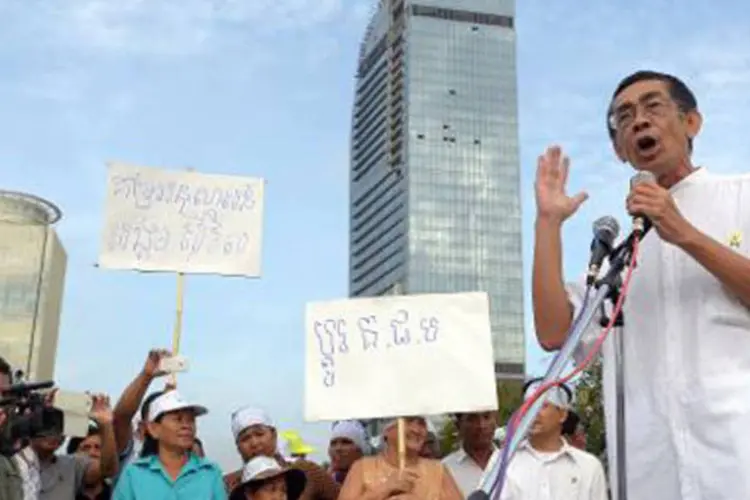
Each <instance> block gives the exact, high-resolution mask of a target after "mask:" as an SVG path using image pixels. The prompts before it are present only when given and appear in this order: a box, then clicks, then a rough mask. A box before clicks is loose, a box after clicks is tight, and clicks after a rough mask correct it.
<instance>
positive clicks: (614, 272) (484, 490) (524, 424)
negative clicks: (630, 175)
mask: <svg viewBox="0 0 750 500" xmlns="http://www.w3.org/2000/svg"><path fill="white" fill-rule="evenodd" d="M643 233H645V231H644V232H643ZM643 233H641V234H643ZM635 238H640V236H639V235H636V234H635V233H633V234H632V235H631V236H630V237H629V238H628V239H627V240H625V241H624V242H622V243H621V244H620V245H619V246H618V247H617V248H615V249H614V250H613V251H612V253H611V254H610V256H609V262H610V266H609V269H608V270H607V274H606V275H605V276H604V277H603V278H602V279H600V280H598V281H597V282H596V284H595V288H596V294H595V295H594V296H593V298H592V299H590V301H589V302H588V303H587V304H586V307H585V308H584V309H583V310H582V311H581V314H580V316H579V317H578V318H577V319H578V321H577V322H576V323H575V324H574V328H573V330H572V331H571V332H570V334H569V335H568V338H567V339H566V340H565V343H564V344H563V346H562V348H561V349H560V352H559V354H558V356H557V358H556V359H555V361H554V362H553V363H552V365H551V366H550V367H549V369H548V370H547V374H546V375H545V377H544V380H543V382H542V385H546V384H548V383H551V382H553V381H555V380H557V379H559V378H560V376H561V375H562V373H563V370H564V369H565V367H566V365H567V364H568V363H569V362H570V361H571V360H572V359H573V354H574V352H575V350H576V348H577V347H578V344H579V343H580V341H581V339H582V338H583V335H584V334H585V333H586V330H587V329H588V327H589V325H591V323H592V322H593V321H594V317H595V316H596V313H597V312H598V311H599V309H600V308H602V307H603V305H604V302H605V301H606V300H608V299H612V298H613V297H615V298H616V297H619V286H620V285H621V284H622V277H621V276H622V272H623V271H624V270H625V268H626V267H627V265H628V264H629V263H630V257H631V254H632V249H633V242H634V240H635ZM616 321H617V320H616ZM607 324H608V323H607ZM615 324H616V323H615ZM605 326H606V324H605ZM613 326H614V325H613ZM620 359H621V358H620ZM617 368H618V373H620V374H621V373H623V370H622V369H620V367H617ZM618 387H619V384H618ZM621 392H622V398H623V404H622V405H620V404H619V401H618V412H619V409H620V408H622V411H623V418H622V420H623V422H622V423H623V424H624V384H623V390H622V391H621ZM547 398H548V395H543V396H541V397H540V398H539V399H537V400H536V401H535V402H534V403H533V404H532V405H531V407H529V410H528V412H527V413H526V415H525V416H524V417H522V418H521V421H520V422H519V423H518V426H517V427H516V429H515V432H513V438H512V440H511V441H510V443H508V444H507V446H508V448H509V449H508V461H509V462H510V460H511V459H512V457H513V455H514V454H515V452H516V450H517V449H518V446H519V445H520V444H521V441H523V440H524V439H525V438H526V434H527V433H528V431H529V429H530V428H531V425H532V424H533V422H534V420H535V419H536V417H537V415H538V414H539V412H540V411H541V409H542V406H543V405H544V403H545V401H546V400H547ZM618 399H619V394H618ZM618 420H619V413H618ZM620 432H622V433H623V434H622V436H620V435H619V433H620ZM624 438H625V436H624V425H620V422H618V441H619V440H620V439H622V441H623V443H624ZM618 445H619V442H618ZM624 453H625V447H624V445H623V446H618V447H617V454H618V460H617V461H618V466H619V464H620V461H621V460H622V464H623V467H624V463H625V462H624V460H625V455H624ZM501 454H502V451H501V450H498V452H497V453H496V455H497V456H499V455H501ZM621 454H622V457H621V456H620V455H621ZM501 462H502V460H500V459H499V458H498V459H497V460H492V461H491V463H490V464H489V465H488V469H487V471H486V472H485V474H484V475H483V476H482V479H481V481H480V484H479V488H478V490H477V491H475V492H474V493H472V494H471V495H470V496H469V499H470V500H474V499H477V500H479V499H489V498H494V496H495V495H496V494H497V488H498V487H499V479H500V467H501V466H502V463H501ZM506 472H507V469H506ZM619 472H620V471H618V475H617V477H618V479H619V478H622V475H621V474H619ZM617 491H618V494H620V492H621V491H622V492H625V482H624V481H623V480H619V481H618V488H617ZM617 500H627V497H626V496H625V493H623V494H622V496H618V498H617Z"/></svg>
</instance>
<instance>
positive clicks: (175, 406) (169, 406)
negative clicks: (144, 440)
mask: <svg viewBox="0 0 750 500" xmlns="http://www.w3.org/2000/svg"><path fill="white" fill-rule="evenodd" d="M180 410H192V412H193V413H194V414H195V416H196V417H200V416H201V415H205V414H206V413H208V409H207V408H206V407H205V406H200V405H196V404H192V403H188V402H187V400H185V399H184V398H183V397H182V396H181V395H180V393H179V392H177V391H168V392H165V393H164V394H162V395H161V396H159V397H158V398H156V399H154V400H153V401H152V402H151V406H149V409H148V420H149V422H154V421H155V420H156V419H157V418H159V417H161V416H162V415H165V414H167V413H172V412H175V411H180Z"/></svg>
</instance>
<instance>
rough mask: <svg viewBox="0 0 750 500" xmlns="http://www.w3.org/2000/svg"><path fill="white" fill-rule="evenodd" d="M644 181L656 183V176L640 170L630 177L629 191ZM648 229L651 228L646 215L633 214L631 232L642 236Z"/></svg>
mask: <svg viewBox="0 0 750 500" xmlns="http://www.w3.org/2000/svg"><path fill="white" fill-rule="evenodd" d="M644 182H650V183H653V184H656V176H655V175H654V174H653V173H652V172H648V171H646V170H641V171H640V172H638V173H637V174H635V175H634V176H633V177H631V178H630V189H631V191H632V189H633V188H634V187H636V186H637V185H638V184H643V183H644ZM649 229H651V221H650V220H648V217H646V216H644V215H643V214H635V216H634V217H633V232H634V233H635V234H636V235H638V236H642V235H644V234H646V232H647V231H648V230H649Z"/></svg>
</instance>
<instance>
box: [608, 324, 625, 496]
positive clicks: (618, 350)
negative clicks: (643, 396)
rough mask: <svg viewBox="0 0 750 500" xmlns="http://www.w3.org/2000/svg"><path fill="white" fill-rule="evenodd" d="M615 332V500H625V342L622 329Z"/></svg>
mask: <svg viewBox="0 0 750 500" xmlns="http://www.w3.org/2000/svg"><path fill="white" fill-rule="evenodd" d="M618 330H619V331H618V332H615V342H614V352H615V360H614V361H615V392H616V405H617V406H616V423H615V431H616V432H617V437H616V443H617V444H616V446H617V448H616V450H615V451H616V456H615V462H616V463H614V464H611V465H610V466H615V467H617V485H616V488H617V497H616V500H627V498H628V481H627V470H628V469H627V460H626V458H627V444H626V440H625V433H626V430H625V368H626V367H625V341H624V337H623V335H622V327H620V328H618Z"/></svg>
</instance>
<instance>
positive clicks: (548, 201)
mask: <svg viewBox="0 0 750 500" xmlns="http://www.w3.org/2000/svg"><path fill="white" fill-rule="evenodd" d="M569 169H570V160H569V159H568V158H567V157H566V156H564V155H563V154H562V150H561V149H560V147H559V146H552V147H550V148H547V151H545V153H544V154H543V155H542V156H540V157H539V160H538V161H537V169H536V184H535V189H536V208H537V215H538V216H540V217H552V218H555V219H558V220H559V221H560V222H562V221H564V220H566V219H567V218H568V217H570V216H571V215H573V214H574V213H575V212H576V210H578V207H580V206H581V204H582V203H583V202H584V201H586V199H587V198H588V195H587V194H586V193H584V192H581V193H578V194H576V195H575V196H568V195H567V193H566V187H567V184H568V171H569Z"/></svg>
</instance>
